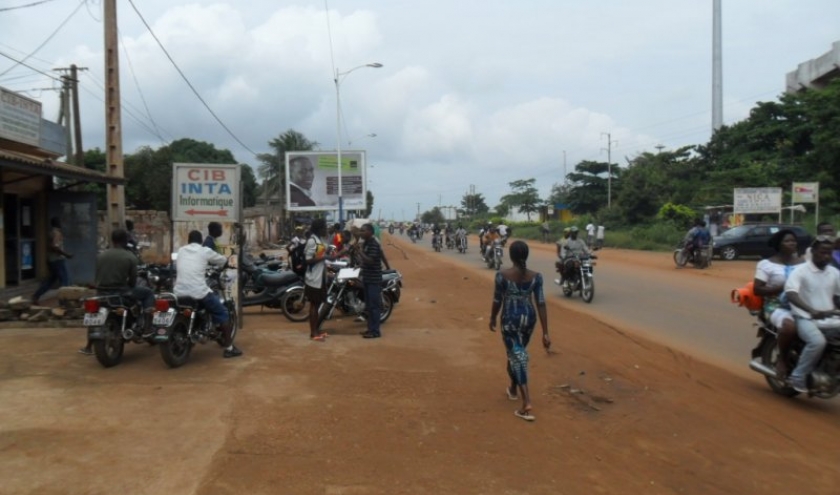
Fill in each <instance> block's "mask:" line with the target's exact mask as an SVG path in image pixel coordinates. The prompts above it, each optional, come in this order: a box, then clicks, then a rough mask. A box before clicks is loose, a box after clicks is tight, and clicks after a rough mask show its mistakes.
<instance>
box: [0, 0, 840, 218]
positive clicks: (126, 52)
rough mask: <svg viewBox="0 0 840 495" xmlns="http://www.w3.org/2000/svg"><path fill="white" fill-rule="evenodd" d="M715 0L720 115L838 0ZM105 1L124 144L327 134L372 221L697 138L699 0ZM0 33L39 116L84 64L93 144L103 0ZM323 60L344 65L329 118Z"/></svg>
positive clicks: (558, 177)
mask: <svg viewBox="0 0 840 495" xmlns="http://www.w3.org/2000/svg"><path fill="white" fill-rule="evenodd" d="M38 1H43V3H38ZM33 3H38V4H37V5H33V6H29V7H24V8H15V7H19V6H24V5H27V4H33ZM722 3H723V7H722V13H723V21H722V26H723V115H724V123H726V124H731V123H734V122H737V121H739V120H742V119H744V118H746V117H747V116H748V114H749V111H750V109H751V108H752V107H753V106H754V105H755V103H756V102H758V101H772V100H775V99H776V98H777V97H778V96H779V95H780V94H781V93H782V92H783V91H784V89H785V74H786V73H787V72H790V71H793V70H795V69H796V67H797V65H798V64H800V63H802V62H804V61H806V60H809V59H812V58H815V57H818V56H820V55H822V54H823V53H825V52H827V51H829V50H830V49H831V45H832V43H833V42H835V41H838V40H840V25H838V23H837V19H840V2H838V1H837V0H805V1H803V0H737V1H726V0H724V1H723V2H722ZM117 4H118V6H117V10H118V14H117V15H118V26H119V35H120V41H121V47H120V74H121V93H122V100H123V149H124V151H125V152H126V153H131V152H133V151H135V150H137V149H138V148H139V147H141V146H152V147H153V148H158V147H160V146H163V145H164V144H166V143H167V142H170V141H172V140H175V139H181V138H192V139H196V140H200V141H207V142H210V143H213V144H214V145H215V146H216V147H217V148H220V149H229V150H230V151H231V152H233V154H234V157H235V158H236V160H237V161H238V162H240V163H246V164H250V165H252V166H254V167H255V168H256V166H257V165H258V164H259V161H258V160H257V159H256V157H255V155H254V153H266V152H269V151H270V148H269V146H268V142H269V141H270V140H271V139H273V138H275V137H277V136H279V135H280V134H282V133H283V132H285V131H287V130H289V129H294V130H296V131H299V132H301V133H303V134H304V135H305V136H306V137H307V138H309V139H310V140H313V141H316V142H318V143H319V144H320V149H321V150H325V151H326V150H334V149H335V148H336V143H337V142H338V141H339V133H340V141H341V147H342V149H349V148H352V149H363V150H365V151H366V153H367V162H368V188H369V189H370V190H371V191H372V192H373V195H374V198H375V202H374V208H373V213H372V216H373V217H375V218H383V219H394V220H409V219H412V218H413V217H414V216H415V215H416V213H417V211H418V204H419V209H420V211H421V212H422V211H427V210H429V209H431V208H432V207H434V206H443V207H447V206H458V205H460V203H461V200H462V198H463V197H464V195H465V194H466V193H467V192H468V191H470V190H471V187H472V188H474V190H475V192H476V193H480V194H482V195H484V197H485V198H486V201H487V204H488V205H489V206H491V207H493V206H495V205H496V204H498V202H499V198H500V197H501V196H502V195H504V194H508V193H509V192H510V186H509V183H510V182H512V181H515V180H521V179H530V178H534V179H536V186H537V188H538V189H539V191H540V195H541V197H547V196H548V195H549V193H550V190H551V187H552V185H553V184H556V183H562V182H563V176H564V173H565V172H572V171H574V166H575V165H576V164H577V163H579V162H581V161H583V160H596V161H604V162H606V161H607V158H608V156H609V157H610V158H611V160H612V162H613V163H614V164H618V165H619V166H621V165H626V163H627V160H628V159H632V158H633V157H634V156H637V155H638V154H640V153H643V152H645V151H649V152H655V151H656V149H657V148H656V147H657V146H663V147H664V148H663V149H675V148H678V147H681V146H686V145H695V144H704V143H706V142H707V141H708V139H709V137H710V135H711V119H712V116H711V106H712V104H711V99H712V84H711V81H712V1H711V0H705V1H703V0H634V1H628V0H589V1H571V0H519V1H514V0H482V1H477V0H422V1H421V0H414V1H407V0H326V1H315V0H312V1H309V0H248V1H247V2H246V1H241V0H240V1H233V0H227V1H225V0H194V1H192V2H181V1H179V0H133V3H132V2H130V1H129V0H117ZM134 7H136V9H137V10H138V11H139V13H140V14H141V15H142V18H144V19H145V20H146V22H147V23H148V24H149V26H151V30H152V31H153V32H154V34H155V35H156V36H157V38H158V39H159V40H160V42H161V44H162V45H163V46H164V48H165V49H166V50H167V51H168V53H169V54H170V56H171V57H172V59H173V60H174V61H175V63H176V64H177V66H178V67H179V68H180V69H181V71H182V72H183V73H184V75H185V76H186V77H187V79H188V80H189V81H190V83H191V84H192V86H193V87H194V88H195V90H196V91H197V92H198V94H199V95H200V96H201V98H202V99H203V100H204V101H205V102H206V103H207V105H208V106H209V107H210V109H212V111H213V112H214V113H215V114H216V115H217V116H218V117H219V120H221V122H222V123H224V126H225V127H227V129H229V130H230V133H228V132H227V131H226V130H225V128H224V127H223V126H222V125H220V124H219V122H217V121H216V119H214V117H213V116H212V114H211V113H210V112H209V111H208V110H207V108H205V107H204V106H203V105H202V103H201V101H200V100H199V98H198V97H196V95H195V94H194V93H193V91H192V90H191V89H190V87H189V86H188V85H187V83H186V82H185V81H184V80H183V79H182V78H181V76H180V75H179V74H178V72H177V70H176V69H175V67H174V66H173V64H172V63H171V62H170V61H169V60H168V59H167V57H166V55H165V54H164V52H163V51H162V50H161V48H160V47H159V46H158V44H157V42H156V41H155V39H154V38H153V37H152V35H151V34H150V32H149V30H148V29H147V28H146V26H145V25H144V23H143V22H142V20H141V17H140V16H139V15H138V14H137V12H135V8H134ZM0 33H2V36H0V54H4V55H7V56H11V57H13V58H16V59H18V60H22V59H23V58H24V57H27V56H29V57H28V58H27V59H26V61H25V64H26V65H27V66H29V67H26V66H23V65H19V64H16V63H15V62H13V61H11V60H10V59H9V58H7V57H5V56H0V86H2V87H4V88H7V89H10V90H14V91H20V92H23V93H24V94H26V95H28V96H30V97H32V98H35V99H37V100H38V101H40V102H41V103H42V105H43V112H44V115H43V116H44V118H47V119H49V120H56V119H57V116H58V106H59V105H58V104H59V100H58V92H57V91H55V88H57V87H58V83H57V82H56V81H55V80H54V79H52V78H51V77H48V76H47V75H49V76H52V77H55V76H56V75H57V74H58V72H56V71H54V70H53V69H55V68H59V67H68V66H69V65H70V64H76V65H77V66H79V67H86V68H87V70H85V71H83V72H82V73H81V74H82V75H81V76H80V85H81V90H80V97H81V110H80V114H81V116H82V129H83V141H84V147H85V148H86V149H87V148H93V147H99V148H103V149H104V147H105V134H104V126H105V109H104V103H103V101H104V89H103V81H104V78H103V72H104V59H103V38H104V34H103V24H102V0H83V1H81V0H46V1H44V0H0ZM41 45H43V46H42V47H40V48H39V46H41ZM370 63H380V64H382V68H370V67H364V66H365V65H366V64H370ZM30 67H31V68H30ZM336 70H338V71H339V72H340V73H343V72H346V71H350V70H352V73H349V74H346V75H345V76H343V77H341V79H340V81H341V82H340V84H339V89H340V101H341V118H340V120H339V118H338V112H337V110H336V85H335V83H334V77H335V73H336ZM38 71H41V72H38ZM45 74H47V75H45ZM339 121H340V122H341V125H340V131H339V132H337V125H336V124H337V122H339ZM231 134H232V135H231ZM371 134H375V137H373V136H371ZM608 137H609V139H608ZM608 143H610V144H609V146H608ZM607 148H609V154H608V151H607ZM167 187H168V185H167Z"/></svg>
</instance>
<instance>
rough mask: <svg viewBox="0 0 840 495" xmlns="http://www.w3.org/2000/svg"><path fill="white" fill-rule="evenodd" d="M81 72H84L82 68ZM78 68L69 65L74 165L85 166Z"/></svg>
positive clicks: (74, 65)
mask: <svg viewBox="0 0 840 495" xmlns="http://www.w3.org/2000/svg"><path fill="white" fill-rule="evenodd" d="M81 70H85V68H84V67H82V69H81ZM78 71H79V68H78V67H76V64H71V65H70V89H72V91H73V133H74V137H75V146H76V160H75V163H74V165H77V166H79V167H84V166H85V150H84V149H82V117H81V116H80V115H79V72H78Z"/></svg>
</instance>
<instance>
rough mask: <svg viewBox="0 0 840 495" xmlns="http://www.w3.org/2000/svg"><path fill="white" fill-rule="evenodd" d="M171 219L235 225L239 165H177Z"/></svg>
mask: <svg viewBox="0 0 840 495" xmlns="http://www.w3.org/2000/svg"><path fill="white" fill-rule="evenodd" d="M172 178H173V181H172V220H175V221H179V220H180V221H213V220H215V221H218V222H235V221H237V219H238V218H239V211H240V207H241V206H240V201H241V198H240V197H239V180H240V167H239V165H216V164H206V163H175V164H173V170H172Z"/></svg>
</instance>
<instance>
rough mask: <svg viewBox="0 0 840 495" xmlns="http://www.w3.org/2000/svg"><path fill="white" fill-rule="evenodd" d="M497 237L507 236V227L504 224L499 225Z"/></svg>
mask: <svg viewBox="0 0 840 495" xmlns="http://www.w3.org/2000/svg"><path fill="white" fill-rule="evenodd" d="M499 235H500V236H502V237H504V236H506V235H507V225H505V224H502V225H499Z"/></svg>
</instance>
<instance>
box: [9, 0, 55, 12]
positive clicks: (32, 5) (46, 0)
mask: <svg viewBox="0 0 840 495" xmlns="http://www.w3.org/2000/svg"><path fill="white" fill-rule="evenodd" d="M52 1H53V0H40V1H38V2H32V3H27V4H25V5H17V6H15V7H3V8H1V9H0V12H8V11H10V10H18V9H26V8H29V7H37V6H38V5H41V4H45V3H47V2H52Z"/></svg>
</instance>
